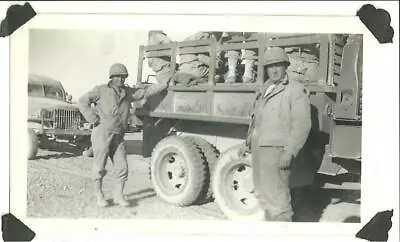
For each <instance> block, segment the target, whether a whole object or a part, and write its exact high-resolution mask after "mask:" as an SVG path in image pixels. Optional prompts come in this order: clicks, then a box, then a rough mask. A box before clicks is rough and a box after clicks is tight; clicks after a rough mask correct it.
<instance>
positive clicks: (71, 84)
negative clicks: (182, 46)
mask: <svg viewBox="0 0 400 242" xmlns="http://www.w3.org/2000/svg"><path fill="white" fill-rule="evenodd" d="M165 33H166V34H167V35H168V36H169V37H170V38H171V39H173V40H175V41H182V40H183V39H184V38H186V37H187V36H189V35H191V34H193V33H194V32H165ZM146 43H147V31H129V30H123V31H122V30H120V31H113V30H110V31H107V30H51V29H50V30H49V29H34V30H30V34H29V72H30V73H34V74H39V75H44V76H48V77H51V78H54V79H57V80H59V81H61V82H62V84H63V86H64V89H65V90H66V91H67V92H68V93H70V94H71V95H72V96H73V101H76V100H77V99H78V98H79V97H80V96H82V95H83V94H84V93H85V92H87V91H89V90H90V89H92V88H93V87H94V86H96V85H101V84H104V83H107V82H108V71H109V68H110V66H111V65H112V64H113V63H115V62H119V63H123V64H125V65H126V66H127V68H128V72H129V74H130V75H129V77H128V78H127V80H126V83H127V84H129V85H131V86H132V85H134V84H135V83H136V80H137V76H136V73H137V70H138V54H139V46H140V45H146ZM143 67H144V70H143V76H144V75H146V74H147V73H148V74H152V71H151V70H150V69H149V68H148V66H147V64H146V62H145V63H144V65H143Z"/></svg>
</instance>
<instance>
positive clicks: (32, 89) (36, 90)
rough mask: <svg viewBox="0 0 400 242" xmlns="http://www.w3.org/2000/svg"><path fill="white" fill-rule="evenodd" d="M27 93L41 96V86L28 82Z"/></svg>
mask: <svg viewBox="0 0 400 242" xmlns="http://www.w3.org/2000/svg"><path fill="white" fill-rule="evenodd" d="M28 95H29V96H35V97H43V96H44V94H43V86H42V85H40V84H36V83H29V84H28Z"/></svg>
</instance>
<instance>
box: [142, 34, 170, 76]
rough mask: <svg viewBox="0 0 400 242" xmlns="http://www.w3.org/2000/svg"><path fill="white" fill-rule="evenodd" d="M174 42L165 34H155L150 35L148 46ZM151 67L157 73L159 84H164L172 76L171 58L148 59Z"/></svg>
mask: <svg viewBox="0 0 400 242" xmlns="http://www.w3.org/2000/svg"><path fill="white" fill-rule="evenodd" d="M171 42H172V40H171V39H170V38H168V36H167V35H165V34H164V33H159V32H156V33H153V34H150V35H149V40H148V45H159V44H169V43H171ZM147 62H148V64H149V67H150V68H151V69H152V70H153V71H154V72H155V73H156V80H157V82H158V83H163V82H165V80H167V79H168V78H169V76H170V74H171V69H170V68H171V60H170V57H169V56H162V57H150V58H148V59H147Z"/></svg>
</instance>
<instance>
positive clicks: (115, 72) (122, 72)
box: [109, 63, 128, 78]
mask: <svg viewBox="0 0 400 242" xmlns="http://www.w3.org/2000/svg"><path fill="white" fill-rule="evenodd" d="M109 76H110V78H111V77H113V76H124V77H128V69H127V68H126V66H125V65H124V64H121V63H115V64H113V65H112V66H111V67H110V73H109Z"/></svg>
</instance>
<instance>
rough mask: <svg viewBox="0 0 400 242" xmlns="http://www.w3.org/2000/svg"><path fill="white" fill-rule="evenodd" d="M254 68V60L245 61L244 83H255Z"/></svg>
mask: <svg viewBox="0 0 400 242" xmlns="http://www.w3.org/2000/svg"><path fill="white" fill-rule="evenodd" d="M253 66H254V60H244V74H243V77H242V80H243V83H251V82H253Z"/></svg>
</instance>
